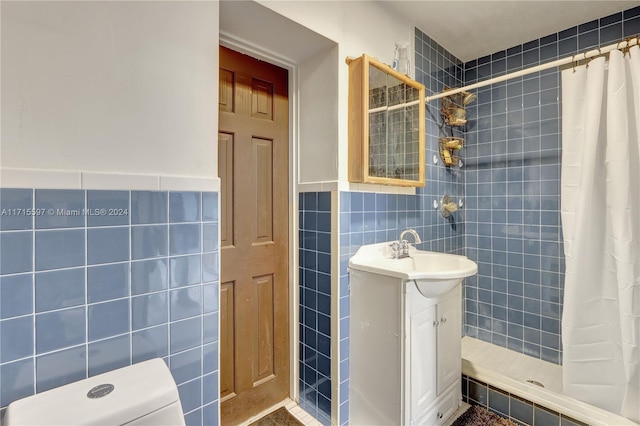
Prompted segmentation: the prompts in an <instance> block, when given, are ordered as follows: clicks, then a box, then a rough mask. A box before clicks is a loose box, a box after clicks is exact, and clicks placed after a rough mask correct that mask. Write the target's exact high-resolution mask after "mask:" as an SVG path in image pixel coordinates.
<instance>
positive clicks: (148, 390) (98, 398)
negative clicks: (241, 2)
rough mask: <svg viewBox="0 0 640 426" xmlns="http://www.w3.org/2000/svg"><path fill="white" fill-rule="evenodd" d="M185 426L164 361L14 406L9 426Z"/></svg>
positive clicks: (8, 416)
mask: <svg viewBox="0 0 640 426" xmlns="http://www.w3.org/2000/svg"><path fill="white" fill-rule="evenodd" d="M124 424H126V425H132V426H133V425H135V426H147V425H148V426H159V425H166V426H173V425H176V426H178V425H179V426H184V424H185V423H184V415H183V414H182V405H181V404H180V397H179V395H178V388H177V387H176V383H175V381H174V380H173V377H172V376H171V373H170V372H169V369H168V368H167V365H166V364H165V363H164V361H162V360H161V359H160V358H155V359H152V360H149V361H144V362H141V363H138V364H134V365H131V366H128V367H124V368H120V369H118V370H113V371H109V372H107V373H104V374H100V375H97V376H93V377H90V378H88V379H84V380H80V381H78V382H74V383H70V384H68V385H64V386H61V387H59V388H55V389H51V390H49V391H46V392H42V393H39V394H36V395H32V396H29V397H27V398H24V399H20V400H17V401H14V402H12V403H11V404H9V407H8V408H7V412H6V414H5V419H4V425H5V426H18V425H39V426H43V425H65V426H68V425H124Z"/></svg>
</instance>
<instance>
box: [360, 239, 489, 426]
mask: <svg viewBox="0 0 640 426" xmlns="http://www.w3.org/2000/svg"><path fill="white" fill-rule="evenodd" d="M385 244H386V243H385ZM363 249H364V250H363ZM360 250H361V251H362V252H361V251H359V252H358V254H356V255H355V256H354V257H353V258H352V259H351V261H350V263H349V266H350V303H351V307H350V308H351V311H350V355H349V357H350V364H349V371H350V374H349V377H350V381H349V419H350V423H351V424H353V425H372V424H376V425H429V426H432V425H441V424H444V423H445V422H446V421H447V420H448V419H449V417H451V415H452V414H453V413H454V412H455V411H456V410H457V408H458V407H459V406H460V404H461V391H460V380H461V354H460V341H461V303H462V301H461V282H462V279H463V278H464V277H465V276H470V275H473V274H475V273H476V272H477V265H476V264H475V263H474V262H472V261H471V260H469V259H467V258H466V257H464V256H456V255H448V254H443V253H433V252H421V251H417V250H415V249H414V251H413V254H412V257H411V258H406V259H388V258H385V256H384V254H385V253H384V252H385V250H386V249H385V247H384V246H383V245H380V244H377V245H376V244H374V245H370V246H363V247H362V248H361V249H360ZM379 256H381V257H379ZM445 269H446V270H445ZM417 276H423V278H415V277H417ZM428 276H431V277H428ZM411 277H414V278H411Z"/></svg>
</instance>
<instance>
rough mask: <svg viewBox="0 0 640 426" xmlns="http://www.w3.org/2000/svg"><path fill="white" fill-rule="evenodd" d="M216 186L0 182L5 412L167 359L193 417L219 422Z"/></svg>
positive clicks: (1, 402) (0, 356)
mask: <svg viewBox="0 0 640 426" xmlns="http://www.w3.org/2000/svg"><path fill="white" fill-rule="evenodd" d="M218 229H219V227H218V194H217V193H214V192H167V191H106V190H104V191H102V190H90V191H84V190H49V189H39V188H38V189H15V188H1V189H0V381H1V383H0V384H1V391H0V417H2V415H3V414H4V410H5V408H6V406H7V405H9V404H10V403H11V402H12V401H14V400H16V399H20V398H23V397H26V396H29V395H32V394H34V393H36V392H42V391H45V390H48V389H51V388H54V387H57V386H61V385H64V384H67V383H70V382H73V381H76V380H80V379H83V378H86V377H90V376H94V375H96V374H100V373H103V372H106V371H109V370H113V369H116V368H119V367H123V366H126V365H130V364H132V363H136V362H140V361H144V360H147V359H150V358H155V357H160V358H162V359H164V361H165V362H166V363H167V365H169V367H170V369H171V372H172V373H173V376H174V379H175V380H176V383H177V385H178V390H179V393H180V398H181V402H182V406H183V409H184V412H185V417H186V418H187V419H188V424H196V425H203V424H206V425H211V424H217V422H218V377H219V369H218V331H217V330H218V311H219V304H218V291H219V276H218V255H219V243H218V241H219V237H218V232H219V231H218Z"/></svg>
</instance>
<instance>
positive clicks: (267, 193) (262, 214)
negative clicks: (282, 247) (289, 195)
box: [253, 138, 273, 244]
mask: <svg viewBox="0 0 640 426" xmlns="http://www.w3.org/2000/svg"><path fill="white" fill-rule="evenodd" d="M272 145H273V142H272V141H270V140H265V139H258V138H254V139H253V169H254V170H255V182H254V185H253V186H254V188H255V190H254V191H255V192H254V194H255V204H256V226H255V230H256V232H255V236H254V240H253V242H254V244H262V243H271V242H273V169H272V166H273V155H272V153H273V149H272Z"/></svg>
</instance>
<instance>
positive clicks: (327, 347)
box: [299, 192, 332, 425]
mask: <svg viewBox="0 0 640 426" xmlns="http://www.w3.org/2000/svg"><path fill="white" fill-rule="evenodd" d="M299 216H300V217H299V227H300V229H299V246H300V248H299V264H300V267H299V273H300V287H299V290H300V342H299V347H300V363H299V367H300V383H299V384H300V406H301V407H302V408H304V409H305V410H306V411H307V412H308V413H309V414H311V415H312V416H314V417H315V418H316V419H318V420H319V421H320V422H322V423H323V424H325V425H329V424H331V337H332V336H331V297H332V294H331V193H330V192H306V193H300V194H299Z"/></svg>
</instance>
